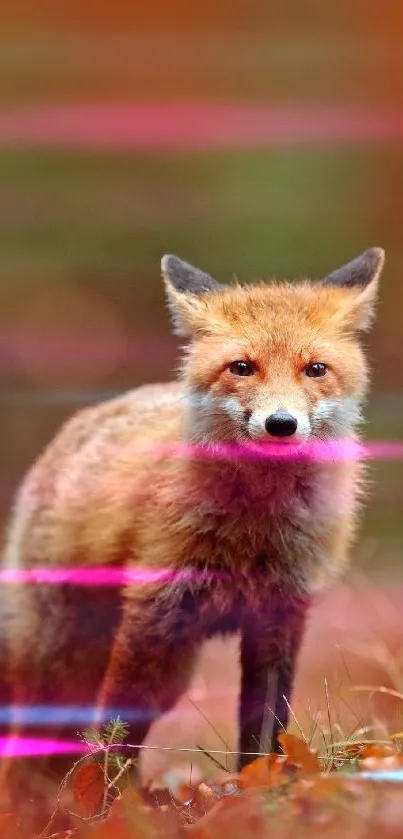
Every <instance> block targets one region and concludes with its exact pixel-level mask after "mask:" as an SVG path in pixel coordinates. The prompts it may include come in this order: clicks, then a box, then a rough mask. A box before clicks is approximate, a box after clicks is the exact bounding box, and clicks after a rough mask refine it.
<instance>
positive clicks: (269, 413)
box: [247, 408, 311, 444]
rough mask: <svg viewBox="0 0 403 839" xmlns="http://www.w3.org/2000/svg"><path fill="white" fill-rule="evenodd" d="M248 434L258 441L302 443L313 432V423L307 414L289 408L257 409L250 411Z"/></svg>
mask: <svg viewBox="0 0 403 839" xmlns="http://www.w3.org/2000/svg"><path fill="white" fill-rule="evenodd" d="M247 433H248V436H249V437H251V438H252V440H254V441H256V442H259V441H261V442H266V441H269V440H270V439H272V440H276V442H279V441H282V442H284V443H288V442H290V443H291V442H292V443H294V444H295V443H302V442H303V441H304V440H306V439H307V438H308V437H309V435H310V434H311V424H310V421H309V418H308V416H307V415H305V414H304V413H303V412H300V411H294V410H288V409H287V408H275V409H274V410H273V409H272V410H267V409H266V410H262V409H260V410H257V411H253V412H251V413H250V416H249V421H248V426H247Z"/></svg>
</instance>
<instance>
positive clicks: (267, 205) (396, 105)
mask: <svg viewBox="0 0 403 839" xmlns="http://www.w3.org/2000/svg"><path fill="white" fill-rule="evenodd" d="M402 94H403V7H402V4H401V3H400V2H399V0H383V2H380V0H355V1H354V3H351V2H350V0H338V2H337V3H336V4H335V3H323V2H322V3H320V2H318V0H303V1H302V0H293V2H291V0H290V1H289V2H285V3H270V2H267V0H231V2H229V0H220V2H217V0H204V2H203V3H196V2H192V0H186V1H185V0H177V2H175V3H171V2H164V0H151V2H150V3H148V4H147V3H146V4H140V3H133V2H128V0H121V2H116V3H111V2H110V0H96V2H95V0H87V2H86V3H83V2H82V0H81V2H78V0H69V3H67V4H59V3H55V2H54V0H2V3H1V6H0V376H1V393H0V399H1V412H0V447H1V451H0V465H1V471H0V514H1V519H2V522H3V523H4V521H5V519H6V516H7V514H8V510H9V508H10V504H11V500H12V497H13V493H14V491H15V489H16V487H17V485H18V482H19V480H20V479H21V477H22V475H23V473H24V471H25V470H26V468H27V467H28V466H29V464H30V463H31V462H32V461H33V460H34V458H35V457H36V456H37V454H38V453H39V452H40V450H41V449H42V447H43V446H44V445H45V444H46V443H47V442H48V441H49V440H50V438H51V437H52V435H53V434H54V432H55V431H56V429H57V428H58V427H59V425H60V423H61V422H62V421H63V420H64V419H65V418H67V417H68V416H69V415H70V414H71V413H72V412H73V411H74V410H76V409H77V408H78V407H80V406H82V405H85V404H89V403H90V402H93V401H96V400H98V399H101V398H103V397H104V396H107V395H109V394H113V393H115V392H116V391H118V390H122V389H125V388H130V387H133V386H135V385H138V384H140V383H143V382H145V381H149V382H152V381H158V380H165V379H168V378H169V377H170V376H171V375H172V371H173V369H174V366H175V363H176V359H177V344H176V341H175V340H174V338H173V337H172V336H171V334H170V327H169V323H168V318H167V315H166V312H165V309H164V295H163V289H162V283H161V280H160V276H159V263H160V258H161V255H162V254H163V253H165V252H173V253H177V254H178V255H180V256H182V257H183V258H185V259H187V260H189V261H191V262H194V263H195V264H197V265H199V266H200V267H202V268H203V269H205V270H206V271H208V272H210V273H212V274H213V275H214V276H215V277H216V278H217V279H218V280H221V281H225V280H228V279H230V278H231V277H233V276H234V275H236V276H237V277H238V278H239V279H240V280H241V281H242V280H247V279H251V278H261V277H267V276H270V275H275V276H277V277H296V276H301V275H304V274H307V275H311V276H313V277H320V276H321V275H323V274H325V273H326V272H328V271H330V270H332V269H334V268H336V267H337V266H338V265H340V264H342V263H343V262H345V261H347V260H349V259H350V258H352V257H354V256H355V255H357V254H359V253H360V251H362V250H364V249H365V248H366V247H368V246H371V245H380V246H382V247H384V248H385V249H386V253H387V266H386V269H385V272H384V276H383V283H382V293H381V303H380V308H379V317H378V321H377V324H376V326H375V329H374V331H373V333H372V334H371V337H370V339H369V352H370V355H371V359H372V364H373V370H374V384H373V390H372V396H371V400H370V404H369V405H368V410H367V417H368V420H369V424H368V429H367V432H366V433H367V435H368V436H369V437H370V438H371V439H382V440H401V439H402V432H403V391H402V387H403V337H402V322H403V321H402V305H403V282H402V277H403V240H402V226H403V111H402ZM371 477H372V478H373V480H374V485H373V490H372V497H371V501H370V504H369V506H368V509H367V513H366V517H365V523H364V529H363V532H362V537H361V539H360V541H359V544H358V546H357V548H356V551H355V559H354V566H353V576H352V578H351V580H352V583H351V584H353V582H354V580H355V581H356V580H357V579H361V581H362V580H365V582H366V584H368V583H373V591H375V590H376V589H377V590H380V588H382V591H384V590H387V591H388V593H387V595H385V596H387V597H388V598H390V597H391V595H390V593H389V592H390V586H392V588H393V590H394V597H395V600H396V605H395V606H393V604H392V601H391V600H390V599H389V600H388V601H387V605H386V607H384V606H382V608H381V607H379V603H378V606H377V607H376V608H375V606H374V605H373V602H372V601H368V602H367V600H365V604H364V605H362V607H361V606H360V603H361V600H359V598H358V599H357V597H353V598H352V599H351V595H350V594H349V592H348V591H347V590H346V591H345V592H344V594H343V591H342V590H340V591H341V593H340V591H339V592H337V593H336V594H335V595H334V598H335V599H334V601H332V603H333V605H334V609H333V611H332V610H329V609H328V608H323V610H322V612H321V611H320V609H319V612H318V613H317V617H316V618H315V620H314V622H313V629H312V633H311V635H310V640H309V644H310V646H308V652H307V653H306V655H305V658H304V659H303V662H302V665H301V667H302V671H301V677H300V682H299V688H298V690H299V694H298V696H300V695H301V703H302V704H304V703H305V704H304V708H305V709H306V707H307V706H306V701H305V700H306V689H307V685H308V683H309V684H310V685H311V686H312V685H313V684H314V683H315V682H314V677H313V675H312V674H313V669H312V668H315V667H316V668H317V670H316V671H315V673H316V677H315V678H316V683H317V684H318V685H319V684H320V691H321V699H320V700H318V701H319V702H321V701H322V694H323V674H325V675H326V672H327V671H326V667H327V669H328V670H329V666H330V670H331V673H330V674H329V672H327V675H328V678H333V679H334V684H336V683H337V684H338V680H339V681H340V680H341V679H342V676H341V675H340V673H341V671H340V673H339V675H337V674H336V670H337V667H336V663H335V660H334V661H333V659H330V662H331V663H330V665H329V650H330V648H331V650H332V652H333V653H334V655H336V653H335V652H334V651H335V647H336V645H337V644H338V643H339V641H340V638H339V635H337V632H341V633H342V634H343V633H344V636H343V637H345V640H346V638H347V640H348V641H350V640H351V637H352V636H353V640H354V642H356V641H357V637H358V636H359V634H360V631H361V629H362V626H363V622H364V618H365V620H367V621H368V618H370V619H371V620H372V629H374V628H376V630H377V632H379V633H381V632H382V631H384V632H385V633H386V635H387V636H388V639H389V640H388V643H389V642H390V643H389V646H390V645H391V646H392V647H393V651H394V652H393V655H394V661H395V663H396V662H397V661H398V657H399V655H400V652H401V648H402V647H403V626H402V622H401V621H400V611H401V608H399V602H400V601H399V589H398V588H396V580H398V578H399V574H400V567H401V557H402V544H403V542H402V539H403V515H402V501H403V470H402V465H401V463H399V462H397V463H390V462H389V463H374V464H373V465H372V467H371ZM354 575H355V576H354ZM354 584H355V583H354ZM337 597H339V598H340V597H341V598H342V600H341V601H337ZM349 598H350V599H349ZM362 602H363V601H362ZM368 603H369V605H368ZM371 603H372V605H371ZM378 607H379V608H378ZM360 609H361V611H360ZM377 609H378V611H377ZM393 609H395V612H394V611H393ZM392 613H393V614H394V615H395V617H396V619H395V618H392V617H391V616H392ZM329 615H330V616H331V615H333V618H332V617H329ZM332 620H333V623H332V626H331V627H330V629H329V633H330V634H329V636H326V633H325V631H324V629H323V626H324V625H326V626H328V624H329V621H330V623H331V621H332ZM371 620H370V623H371ZM315 621H316V623H315ZM385 621H386V623H385ZM326 622H327V623H326ZM392 625H393V630H392V629H391V627H392ZM315 627H316V630H315ZM382 627H383V629H382ZM385 627H386V628H385ZM315 632H316V634H315ZM332 632H333V633H334V632H336V635H337V638H336V636H334V634H333V635H332ZM388 633H389V634H388ZM319 635H320V637H321V639H323V638H325V639H326V638H327V641H326V643H325V641H323V643H325V652H324V653H323V655H322V653H320V651H319V648H318V643H319V642H318V637H319ZM378 637H380V635H378ZM358 640H359V639H358ZM321 643H322V640H321ZM326 644H327V646H326ZM329 644H330V647H329ZM367 649H368V648H367ZM321 655H322V658H323V661H322V659H321ZM220 656H224V657H225V656H226V652H225V651H223V649H221V647H220V645H218V646H213V648H212V650H210V652H209V653H208V654H207V656H206V658H205V660H204V663H203V666H202V668H201V671H200V673H201V675H199V676H198V679H199V682H197V684H198V685H199V687H197V686H196V688H195V690H196V694H197V696H199V698H200V701H201V702H202V701H203V697H205V696H206V695H207V694H206V690H207V688H208V691H209V695H212V688H211V686H209V679H210V676H211V674H212V673H213V671H214V672H215V671H216V672H215V676H214V673H213V676H214V678H218V677H217V674H220V672H222V665H221V667H220V666H217V667H216V666H215V665H216V663H217V661H218V662H219V661H220ZM374 656H375V653H374V648H373V647H371V645H370V647H369V659H370V660H372V661H374V660H375V659H374ZM232 660H233V661H234V662H235V658H234V659H231V661H232ZM321 661H322V664H320V662H321ZM337 666H338V665H337ZM228 667H229V669H227V670H225V668H224V675H223V676H222V679H223V683H222V684H221V683H220V684H221V687H220V686H219V687H220V690H224V688H225V687H226V685H227V686H228V685H229V689H230V690H232V692H233V685H234V684H235V682H234V680H236V678H237V676H236V664H235V663H234V665H233V669H231V667H232V665H228ZM320 667H322V670H320ZM309 668H311V669H309ZM318 668H319V670H318ZM332 668H334V669H333V670H332ZM395 669H396V672H395V677H396V678H395V677H392V676H391V673H389V676H388V678H389V679H392V681H393V678H395V681H396V679H397V676H396V673H398V672H399V673H400V670H399V668H398V666H397V664H396V668H395ZM322 671H323V672H322ZM325 671H326V672H325ZM337 672H339V671H337ZM343 672H344V671H343ZM335 674H336V675H335ZM367 675H368V674H367ZM375 677H376V676H374V678H375ZM376 678H378V677H376ZM382 678H383V677H382ZM379 679H381V676H379ZM200 680H201V681H200ZM402 682H403V679H402ZM316 683H315V684H316ZM217 684H218V683H217ZM206 685H207V688H206ZM200 686H201V687H200ZM203 686H204V687H203ZM401 687H402V686H401V685H400V689H401ZM197 691H198V692H197ZM318 692H319V687H318ZM231 707H233V710H234V713H235V704H233V706H231ZM192 713H193V712H192ZM194 713H196V712H194ZM214 714H215V710H214V709H213V710H212V711H211V714H210V716H211V715H212V716H214ZM224 716H225V724H227V721H228V718H229V717H228V710H227V706H226V705H225V703H224ZM230 716H231V715H230ZM196 718H197V720H199V721H200V719H201V717H197V714H196V716H194V717H193V718H192V722H191V725H192V726H194V725H196V722H195V720H196ZM181 719H182V721H183V720H184V719H185V717H184V716H182V718H181ZM223 720H224V717H223ZM234 720H235V717H234ZM202 722H203V721H202ZM223 724H224V722H223ZM234 724H235V723H234ZM203 725H204V723H203ZM231 725H232V723H231ZM203 731H204V734H205V736H206V737H207V740H208V733H209V731H210V728H208V727H207V728H206V730H204V729H203ZM210 733H211V731H210ZM159 736H160V739H161V738H163V734H161V732H160V735H159ZM183 736H184V738H185V740H186V737H187V740H186V742H188V740H189V735H186V733H185V734H184V735H183ZM200 736H201V735H200ZM203 736H204V735H203ZM212 736H213V735H212ZM214 736H215V735H214ZM214 736H213V740H214ZM231 736H233V735H231ZM210 745H211V744H210Z"/></svg>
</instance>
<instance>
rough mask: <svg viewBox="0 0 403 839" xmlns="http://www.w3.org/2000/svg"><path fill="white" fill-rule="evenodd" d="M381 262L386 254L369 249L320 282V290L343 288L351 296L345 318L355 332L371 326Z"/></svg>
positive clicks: (382, 251) (376, 249)
mask: <svg viewBox="0 0 403 839" xmlns="http://www.w3.org/2000/svg"><path fill="white" fill-rule="evenodd" d="M384 262H385V251H384V250H382V248H369V249H368V250H366V251H364V253H362V254H361V255H360V256H357V258H356V259H353V260H352V261H351V262H347V263H346V265H343V266H342V267H341V268H338V269H337V270H336V271H332V273H331V274H329V275H328V276H327V277H325V278H324V279H323V280H321V283H320V284H321V285H322V286H330V287H333V288H344V289H346V290H347V289H349V290H350V291H352V292H353V297H352V298H351V300H350V301H349V303H348V315H349V320H350V322H351V321H353V324H354V327H355V328H356V329H361V330H365V329H368V328H369V327H370V326H371V323H372V321H373V318H374V311H375V303H376V298H377V293H378V279H379V277H380V275H381V272H382V268H383V265H384Z"/></svg>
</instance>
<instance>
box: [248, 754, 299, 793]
mask: <svg viewBox="0 0 403 839" xmlns="http://www.w3.org/2000/svg"><path fill="white" fill-rule="evenodd" d="M285 762H286V761H285V758H284V757H283V756H282V755H276V754H270V755H265V756H264V757H258V758H257V759H256V760H253V761H252V763H249V764H248V765H247V766H244V767H243V769H242V770H241V771H240V773H239V786H240V787H241V788H242V789H246V788H248V787H260V788H264V789H272V788H273V787H277V786H279V785H280V784H283V783H284V781H285V780H287V778H285V776H284V773H283V770H284V766H285Z"/></svg>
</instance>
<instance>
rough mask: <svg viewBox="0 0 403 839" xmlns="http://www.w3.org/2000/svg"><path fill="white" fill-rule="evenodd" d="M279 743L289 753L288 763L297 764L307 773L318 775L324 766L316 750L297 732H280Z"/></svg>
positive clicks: (290, 764) (289, 764)
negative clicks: (297, 735)
mask: <svg viewBox="0 0 403 839" xmlns="http://www.w3.org/2000/svg"><path fill="white" fill-rule="evenodd" d="M278 740H279V743H280V745H281V748H282V749H283V751H284V752H285V754H286V755H287V765H288V766H296V767H297V768H298V769H301V770H302V771H303V772H304V773H305V774H306V775H318V774H320V772H321V771H322V767H321V765H320V762H319V760H318V757H317V755H316V753H315V752H313V751H312V750H311V749H310V748H309V746H308V745H307V743H305V741H304V740H301V738H300V737H296V735H295V734H280V735H279V738H278Z"/></svg>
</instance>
